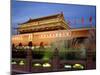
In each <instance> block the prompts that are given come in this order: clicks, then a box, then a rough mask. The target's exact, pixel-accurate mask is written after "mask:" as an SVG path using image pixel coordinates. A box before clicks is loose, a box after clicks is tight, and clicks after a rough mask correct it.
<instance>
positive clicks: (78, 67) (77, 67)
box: [73, 64, 84, 69]
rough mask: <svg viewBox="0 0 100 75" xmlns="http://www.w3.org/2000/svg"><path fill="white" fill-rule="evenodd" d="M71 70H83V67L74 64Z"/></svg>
mask: <svg viewBox="0 0 100 75" xmlns="http://www.w3.org/2000/svg"><path fill="white" fill-rule="evenodd" d="M73 68H74V69H84V66H83V65H81V64H75V65H73Z"/></svg>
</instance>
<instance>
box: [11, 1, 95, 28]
mask: <svg viewBox="0 0 100 75" xmlns="http://www.w3.org/2000/svg"><path fill="white" fill-rule="evenodd" d="M11 8H12V10H11V15H12V28H13V27H15V28H16V27H17V26H18V23H23V22H25V21H27V20H29V18H32V19H34V18H39V17H42V16H48V15H52V14H58V13H60V12H63V13H64V17H65V20H66V21H68V20H69V21H70V22H71V23H70V27H72V28H79V27H89V26H90V23H89V17H90V16H92V24H93V26H95V25H96V7H95V6H89V5H73V4H57V3H38V2H20V1H13V2H12V6H11ZM82 17H83V18H84V24H83V25H82V22H81V19H82ZM75 20H76V23H75V22H74V21H75ZM12 30H13V29H12Z"/></svg>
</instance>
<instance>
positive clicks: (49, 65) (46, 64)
mask: <svg viewBox="0 0 100 75" xmlns="http://www.w3.org/2000/svg"><path fill="white" fill-rule="evenodd" d="M43 67H51V64H49V63H44V64H43Z"/></svg>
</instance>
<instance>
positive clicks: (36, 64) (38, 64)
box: [33, 63, 41, 67]
mask: <svg viewBox="0 0 100 75" xmlns="http://www.w3.org/2000/svg"><path fill="white" fill-rule="evenodd" d="M33 66H35V67H39V66H41V64H40V63H35V64H34V65H33Z"/></svg>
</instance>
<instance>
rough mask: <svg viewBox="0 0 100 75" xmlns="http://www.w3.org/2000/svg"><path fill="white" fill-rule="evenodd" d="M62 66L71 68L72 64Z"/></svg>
mask: <svg viewBox="0 0 100 75" xmlns="http://www.w3.org/2000/svg"><path fill="white" fill-rule="evenodd" d="M64 68H67V69H71V68H72V66H71V65H64Z"/></svg>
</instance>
